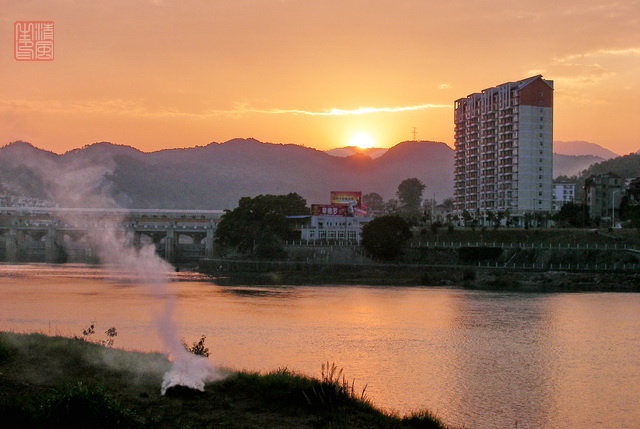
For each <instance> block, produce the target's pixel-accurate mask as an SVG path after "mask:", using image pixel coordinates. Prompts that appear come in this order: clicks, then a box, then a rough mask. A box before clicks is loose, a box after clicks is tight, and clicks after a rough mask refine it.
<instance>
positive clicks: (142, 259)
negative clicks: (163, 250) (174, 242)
mask: <svg viewBox="0 0 640 429" xmlns="http://www.w3.org/2000/svg"><path fill="white" fill-rule="evenodd" d="M23 164H24V166H26V167H28V168H30V169H31V170H32V171H34V172H35V173H37V174H38V175H39V176H40V177H41V178H42V181H43V182H45V183H46V184H47V189H48V191H49V193H50V198H51V199H52V200H53V201H55V203H56V204H57V205H58V206H59V207H83V208H101V209H109V208H117V205H116V203H115V201H114V200H113V198H112V197H111V182H110V181H109V179H108V177H110V176H111V175H112V174H113V171H114V168H115V163H114V162H113V160H112V159H111V158H110V157H106V158H103V157H100V159H91V158H80V157H76V158H75V159H74V160H73V162H71V163H69V164H67V165H65V166H64V167H63V168H62V167H60V166H59V165H58V164H57V163H55V162H52V161H51V160H50V159H47V158H42V159H31V158H27V159H24V161H23ZM61 220H62V221H63V222H66V221H69V219H61ZM100 222H101V227H100V229H99V230H98V229H96V230H95V231H94V232H93V233H92V234H91V236H90V242H91V245H92V248H93V249H94V251H95V253H96V255H97V256H98V259H99V260H100V262H101V263H102V264H105V267H107V269H108V268H109V267H115V268H117V269H119V270H122V269H125V270H126V271H127V272H130V273H132V274H134V275H135V277H136V278H137V279H139V280H138V281H139V282H140V284H142V285H144V286H145V287H146V288H148V291H149V292H150V293H151V294H152V296H153V297H154V298H157V299H162V300H163V301H164V303H163V306H162V310H161V311H159V312H158V313H157V314H154V319H155V324H156V328H157V330H158V334H159V336H160V338H161V339H162V341H163V343H164V347H165V351H166V352H167V353H168V356H169V359H170V360H171V361H172V366H171V369H170V370H169V372H167V373H166V374H165V375H164V377H163V381H162V386H161V393H162V394H164V393H165V392H166V390H167V389H168V388H169V387H172V386H176V385H181V386H186V387H190V388H193V389H198V390H201V391H203V390H204V384H205V382H207V381H214V380H217V379H221V378H223V376H222V375H221V373H220V372H219V370H218V369H217V368H216V367H214V366H213V365H212V364H211V362H210V361H209V360H208V359H207V358H206V357H204V356H196V355H194V354H192V353H190V352H188V351H187V350H186V349H185V348H184V346H183V345H182V343H181V342H180V339H179V338H180V337H179V333H178V325H177V323H176V321H175V320H174V318H173V315H174V309H175V296H174V295H173V294H172V293H171V292H170V291H169V289H168V285H169V283H170V281H171V279H170V275H171V273H173V272H174V271H175V270H174V268H173V267H172V266H171V265H170V264H169V263H168V262H166V261H165V260H163V259H162V258H160V257H159V256H158V255H157V254H156V253H155V248H154V246H153V245H142V246H134V245H133V243H132V240H131V238H130V237H127V236H126V235H124V234H123V233H122V232H120V231H118V229H117V228H116V226H117V224H118V223H119V222H118V220H114V219H109V220H101V221H100ZM105 222H106V224H105Z"/></svg>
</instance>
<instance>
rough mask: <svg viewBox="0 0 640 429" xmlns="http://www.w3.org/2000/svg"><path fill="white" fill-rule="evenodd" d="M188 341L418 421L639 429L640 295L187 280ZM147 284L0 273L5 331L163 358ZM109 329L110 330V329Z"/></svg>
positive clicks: (94, 272)
mask: <svg viewBox="0 0 640 429" xmlns="http://www.w3.org/2000/svg"><path fill="white" fill-rule="evenodd" d="M172 278H173V280H174V282H173V283H172V284H171V285H170V290H171V291H172V292H173V293H174V294H175V295H176V296H177V311H176V319H177V320H178V323H179V325H180V327H181V329H182V332H181V335H182V336H183V337H184V338H185V340H186V341H187V342H191V341H194V340H197V339H198V338H199V336H200V335H201V334H206V335H207V342H208V344H207V345H208V347H209V348H210V350H211V351H212V353H213V355H212V358H213V360H214V361H215V362H216V363H217V364H220V365H223V366H227V367H232V368H237V369H243V368H245V369H250V370H265V371H266V370H272V369H275V368H278V367H282V366H287V367H289V368H290V369H293V370H297V371H301V372H303V373H306V374H311V375H319V372H320V365H321V364H322V363H323V362H326V361H329V362H335V363H336V364H337V365H338V366H339V367H344V370H345V374H346V375H347V377H349V378H350V379H351V378H355V380H356V389H358V386H360V388H362V387H363V386H364V384H368V387H367V393H368V394H369V396H370V397H371V398H372V400H373V401H374V402H375V403H376V404H379V405H380V406H383V407H385V408H388V409H393V410H397V411H399V412H401V413H406V412H409V411H412V410H418V409H421V408H424V407H428V408H429V409H431V410H433V411H435V412H436V413H437V414H438V415H439V416H441V417H443V418H444V420H445V421H447V422H450V423H454V424H459V425H465V427H473V428H496V427H500V428H512V427H515V425H516V422H517V423H518V426H517V427H518V428H545V427H546V428H575V427H589V428H592V427H612V426H615V427H618V428H638V425H637V422H638V421H640V411H639V410H638V408H637V407H635V401H636V399H637V398H638V397H640V347H638V345H640V317H639V316H638V314H639V313H638V311H639V310H640V294H624V295H623V294H548V295H538V294H515V293H507V294H498V293H486V292H478V291H465V290H456V289H443V288H437V289H430V288H397V287H396V288H385V287H364V286H362V287H266V288H261V287H254V286H228V287H222V286H217V285H215V284H214V283H212V282H210V281H209V280H210V279H208V278H207V277H205V276H201V275H198V274H193V273H176V274H175V275H173V277H172ZM137 280H138V279H136V278H135V277H131V276H130V275H128V274H127V273H121V275H120V274H119V275H118V276H116V277H113V276H111V275H109V274H107V273H106V272H104V271H103V270H101V269H99V268H97V267H87V266H83V265H79V266H73V265H71V266H64V267H54V266H45V265H28V266H2V267H0V293H1V294H2V300H1V301H0V329H12V330H18V331H44V332H45V333H49V334H63V335H78V334H80V332H81V331H82V329H84V328H86V326H87V324H88V323H89V322H92V321H95V322H96V324H97V328H98V329H103V330H104V329H107V328H108V327H110V326H116V327H117V329H118V333H119V335H118V338H117V341H116V346H118V347H123V348H129V349H138V350H159V349H160V344H161V343H160V341H159V339H158V338H157V337H156V336H155V333H154V328H153V325H152V319H153V318H152V314H153V312H154V311H157V310H158V309H159V306H160V305H161V304H162V302H161V300H159V299H158V298H157V297H156V298H154V297H151V296H149V295H148V294H147V293H146V288H144V287H139V285H138V283H137ZM98 329H97V330H98Z"/></svg>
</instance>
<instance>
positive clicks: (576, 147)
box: [553, 141, 620, 160]
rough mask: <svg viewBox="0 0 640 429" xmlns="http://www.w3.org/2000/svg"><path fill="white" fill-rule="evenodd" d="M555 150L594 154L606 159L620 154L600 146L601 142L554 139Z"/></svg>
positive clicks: (568, 152) (570, 153)
mask: <svg viewBox="0 0 640 429" xmlns="http://www.w3.org/2000/svg"><path fill="white" fill-rule="evenodd" d="M553 152H554V153H557V154H560V155H573V156H580V155H592V156H597V157H599V158H602V159H605V160H606V159H611V158H615V157H617V156H620V155H618V154H617V153H615V152H612V151H610V150H609V149H607V148H604V147H602V146H600V145H599V144H596V143H589V142H585V141H569V142H564V141H554V142H553Z"/></svg>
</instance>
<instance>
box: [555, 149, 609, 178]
mask: <svg viewBox="0 0 640 429" xmlns="http://www.w3.org/2000/svg"><path fill="white" fill-rule="evenodd" d="M601 161H604V159H603V158H600V157H597V156H593V155H561V154H559V153H554V154H553V177H558V176H567V177H571V176H578V175H580V173H582V171H584V170H586V169H587V168H589V167H590V166H591V165H593V164H595V163H598V162H601Z"/></svg>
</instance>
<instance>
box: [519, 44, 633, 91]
mask: <svg viewBox="0 0 640 429" xmlns="http://www.w3.org/2000/svg"><path fill="white" fill-rule="evenodd" d="M639 58H640V47H627V48H621V49H596V50H592V51H587V52H580V53H572V54H568V55H565V56H562V57H557V58H553V59H552V61H551V62H550V63H549V64H547V65H546V66H543V67H540V68H537V69H535V70H530V71H529V73H531V74H544V75H545V76H546V77H548V78H550V79H553V80H555V81H556V82H558V83H559V85H558V86H560V87H561V86H564V87H573V88H581V87H585V86H593V85H596V84H599V83H601V82H603V81H605V80H608V79H611V78H614V77H615V76H617V75H618V74H620V73H624V72H627V71H629V70H635V69H638V67H639V66H638V64H637V60H638V59H639Z"/></svg>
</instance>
